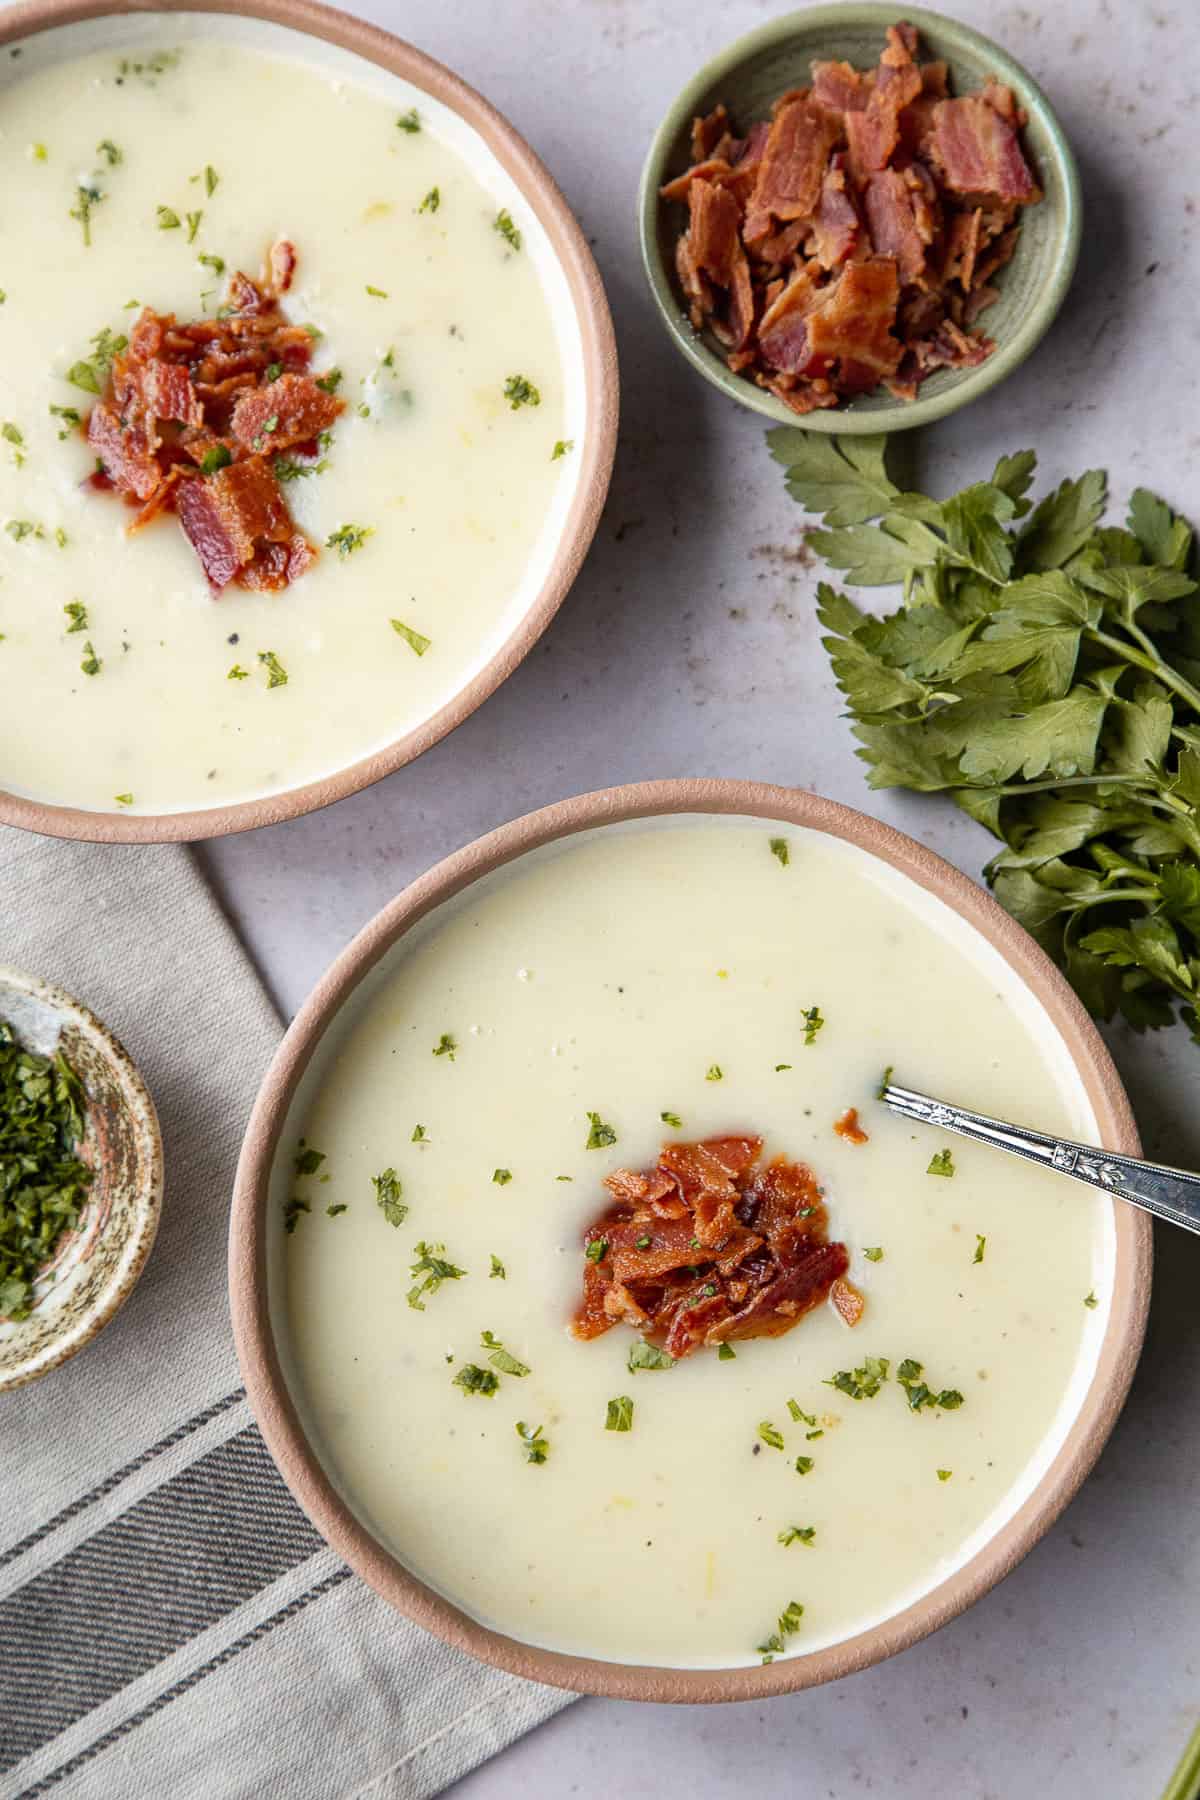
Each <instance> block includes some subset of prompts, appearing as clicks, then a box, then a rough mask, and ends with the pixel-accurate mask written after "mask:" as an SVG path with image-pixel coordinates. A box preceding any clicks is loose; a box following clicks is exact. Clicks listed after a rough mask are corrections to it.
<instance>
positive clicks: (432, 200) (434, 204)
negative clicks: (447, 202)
mask: <svg viewBox="0 0 1200 1800" xmlns="http://www.w3.org/2000/svg"><path fill="white" fill-rule="evenodd" d="M441 204H442V191H441V189H440V188H435V187H431V188H430V190H429V192H428V193H427V194H426V196H425V198H424V199H423V200H422V202H421V204H420V206H418V208H417V211H418V212H419V213H424V212H427V213H435V212H436V211H437V209H438V207H439V206H440V205H441Z"/></svg>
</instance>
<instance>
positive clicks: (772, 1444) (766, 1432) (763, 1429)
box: [758, 1419, 783, 1450]
mask: <svg viewBox="0 0 1200 1800" xmlns="http://www.w3.org/2000/svg"><path fill="white" fill-rule="evenodd" d="M758 1435H759V1437H760V1438H761V1439H762V1441H763V1443H764V1444H766V1445H767V1446H768V1448H769V1449H771V1450H782V1449H783V1433H782V1431H779V1430H778V1429H777V1428H776V1427H775V1426H774V1425H772V1423H771V1421H770V1419H760V1420H759V1423H758Z"/></svg>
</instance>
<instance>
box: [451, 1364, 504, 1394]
mask: <svg viewBox="0 0 1200 1800" xmlns="http://www.w3.org/2000/svg"><path fill="white" fill-rule="evenodd" d="M454 1386H455V1387H459V1388H461V1389H462V1391H463V1393H464V1394H487V1395H491V1394H494V1393H495V1392H496V1389H497V1388H498V1387H499V1386H500V1377H499V1376H498V1375H493V1374H492V1371H491V1370H490V1369H481V1368H480V1367H479V1365H478V1363H464V1364H463V1366H462V1368H461V1369H460V1370H459V1371H458V1374H457V1375H456V1376H455V1377H454Z"/></svg>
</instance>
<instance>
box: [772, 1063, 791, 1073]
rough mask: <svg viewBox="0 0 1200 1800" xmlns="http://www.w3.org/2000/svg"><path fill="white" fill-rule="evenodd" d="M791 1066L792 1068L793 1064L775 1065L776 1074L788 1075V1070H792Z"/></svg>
mask: <svg viewBox="0 0 1200 1800" xmlns="http://www.w3.org/2000/svg"><path fill="white" fill-rule="evenodd" d="M791 1066H792V1065H791V1063H776V1064H775V1073H776V1074H777V1075H783V1074H786V1072H787V1070H788V1069H790V1068H791Z"/></svg>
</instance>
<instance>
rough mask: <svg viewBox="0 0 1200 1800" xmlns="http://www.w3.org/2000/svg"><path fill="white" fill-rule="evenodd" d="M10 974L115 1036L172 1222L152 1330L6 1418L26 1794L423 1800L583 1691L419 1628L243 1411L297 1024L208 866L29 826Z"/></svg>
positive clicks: (1, 939) (153, 1285)
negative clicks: (149, 1135)
mask: <svg viewBox="0 0 1200 1800" xmlns="http://www.w3.org/2000/svg"><path fill="white" fill-rule="evenodd" d="M0 962H2V963H10V964H15V965H16V966H17V967H19V968H24V969H27V970H29V971H30V972H32V973H35V974H38V975H42V976H44V977H46V978H47V979H49V980H51V981H56V982H59V983H60V984H61V985H62V986H63V987H65V988H67V989H68V991H69V992H71V993H74V994H76V995H78V997H79V998H80V999H81V1000H83V1001H85V1002H86V1003H87V1004H88V1005H89V1006H91V1007H92V1008H93V1009H94V1010H95V1011H96V1012H97V1013H98V1014H99V1015H100V1017H101V1018H102V1019H104V1021H105V1022H106V1023H107V1024H108V1025H110V1026H111V1027H112V1029H113V1030H114V1031H115V1032H116V1034H117V1036H118V1037H119V1038H120V1039H121V1040H122V1042H123V1043H124V1044H125V1046H126V1048H127V1049H128V1050H129V1051H130V1053H131V1054H132V1055H133V1057H134V1058H135V1060H136V1061H137V1063H138V1065H139V1067H140V1068H141V1071H142V1073H143V1075H144V1077H145V1079H146V1081H147V1084H148V1086H149V1088H150V1090H151V1093H152V1094H153V1096H154V1100H155V1103H156V1105H157V1107H158V1112H159V1117H160V1119H161V1121H162V1126H163V1135H164V1139H165V1145H166V1170H167V1192H166V1201H165V1204H164V1209H163V1218H162V1226H161V1229H160V1231H159V1236H158V1242H157V1244H156V1245H155V1248H154V1251H153V1254H152V1255H151V1258H150V1261H149V1264H148V1265H147V1268H146V1271H145V1273H144V1275H143V1276H142V1279H141V1282H140V1283H139V1285H138V1287H137V1288H136V1290H135V1291H134V1293H133V1295H132V1296H131V1298H130V1299H129V1301H128V1302H127V1304H126V1306H125V1308H124V1310H123V1311H122V1312H121V1313H120V1314H119V1315H118V1317H117V1318H116V1319H115V1320H113V1321H112V1323H111V1324H109V1325H108V1326H107V1328H106V1329H105V1330H104V1332H103V1333H102V1334H101V1335H100V1337H99V1338H98V1339H97V1340H96V1341H95V1342H94V1343H92V1344H91V1345H89V1346H88V1347H87V1348H86V1349H84V1350H83V1351H82V1352H81V1353H80V1354H79V1356H77V1357H76V1358H75V1359H74V1360H73V1361H72V1362H69V1363H67V1364H65V1365H64V1366H63V1367H62V1368H60V1369H57V1370H55V1371H53V1372H52V1373H51V1374H49V1375H47V1376H46V1377H44V1378H43V1379H42V1380H41V1381H38V1382H34V1383H33V1384H32V1385H31V1386H29V1387H26V1388H19V1389H17V1390H16V1391H15V1392H12V1393H9V1394H0V1444H2V1446H3V1459H2V1462H0V1794H3V1795H5V1796H10V1797H11V1800H18V1797H22V1796H33V1795H40V1794H48V1793H52V1792H53V1793H55V1794H56V1795H58V1796H61V1800H112V1797H113V1796H114V1795H120V1796H121V1800H142V1797H143V1796H144V1797H145V1800H162V1796H164V1795H170V1796H171V1800H192V1797H193V1796H194V1797H195V1800H200V1797H201V1796H203V1800H214V1797H224V1796H232V1795H239V1796H240V1795H254V1796H256V1797H258V1796H264V1795H281V1796H286V1797H287V1800H307V1797H308V1796H313V1800H316V1797H317V1796H320V1800H329V1797H331V1796H345V1797H346V1800H350V1797H354V1800H422V1797H423V1796H426V1795H430V1794H435V1793H437V1792H439V1791H440V1790H441V1789H442V1788H444V1787H446V1786H447V1785H448V1784H449V1783H450V1782H453V1781H455V1780H457V1779H458V1777H459V1776H461V1775H464V1774H466V1773H467V1771H468V1770H470V1769H472V1768H474V1767H475V1766H476V1765H477V1764H478V1763H480V1762H482V1761H483V1760H484V1759H485V1758H486V1757H488V1756H491V1755H493V1754H494V1753H495V1752H496V1751H497V1750H499V1749H502V1748H503V1747H504V1746H505V1745H506V1744H508V1743H511V1742H512V1741H513V1739H514V1738H517V1737H519V1736H520V1735H521V1734H522V1733H523V1732H525V1731H527V1730H528V1729H529V1728H530V1727H531V1726H533V1725H536V1724H538V1723H540V1722H541V1721H542V1720H543V1719H545V1718H547V1717H549V1715H550V1714H551V1713H553V1712H556V1711H557V1710H558V1709H559V1708H560V1707H562V1706H564V1705H566V1704H567V1701H568V1698H569V1696H567V1695H565V1694H559V1693H557V1692H555V1691H554V1690H552V1689H548V1688H543V1687H540V1686H537V1685H535V1684H533V1683H530V1682H524V1681H518V1680H516V1679H514V1678H513V1677H511V1676H507V1675H504V1674H501V1673H499V1672H498V1671H496V1670H492V1669H487V1668H484V1667H482V1666H481V1665H479V1664H477V1663H474V1662H472V1661H471V1660H470V1659H469V1658H467V1657H464V1656H462V1655H461V1654H459V1653H458V1652H457V1651H454V1650H450V1649H448V1648H447V1647H446V1646H445V1645H443V1644H441V1643H439V1642H438V1641H437V1640H436V1639H435V1638H432V1637H430V1636H428V1635H427V1634H426V1633H425V1632H423V1631H421V1630H420V1629H419V1628H418V1627H417V1626H415V1625H410V1624H409V1623H408V1622H407V1621H406V1620H404V1619H402V1618H401V1617H400V1616H399V1615H398V1614H397V1613H395V1612H393V1611H392V1610H391V1608H390V1607H388V1606H386V1605H385V1604H384V1602H383V1601H382V1600H380V1599H378V1598H377V1597H376V1595H375V1594H373V1593H372V1592H371V1591H370V1589H368V1588H367V1587H366V1586H364V1584H363V1583H362V1582H360V1581H359V1580H358V1578H357V1577H356V1576H353V1575H352V1574H351V1573H350V1571H349V1569H347V1568H346V1566H345V1565H344V1564H343V1563H342V1562H341V1561H340V1559H339V1558H338V1557H337V1556H336V1555H335V1554H334V1552H333V1551H332V1550H330V1549H329V1548H328V1547H327V1546H326V1545H325V1544H324V1543H323V1542H322V1540H321V1539H320V1538H319V1537H318V1535H317V1533H316V1532H315V1531H314V1530H313V1528H312V1527H311V1525H309V1523H308V1521H307V1520H306V1519H305V1517H304V1516H303V1514H302V1513H301V1512H300V1511H299V1509H298V1508H297V1507H296V1505H295V1504H294V1502H293V1501H292V1499H291V1496H290V1495H289V1494H288V1492H287V1490H286V1488H285V1487H284V1485H283V1483H282V1481H281V1480H280V1478H279V1476H278V1474H277V1473H276V1471H275V1467H274V1464H273V1463H272V1462H271V1459H270V1457H269V1456H268V1454H267V1452H266V1449H265V1447H264V1445H263V1441H262V1439H261V1437H260V1436H259V1433H258V1429H257V1427H256V1426H255V1424H254V1422H253V1420H252V1418H251V1416H250V1412H249V1409H248V1407H247V1404H246V1398H245V1394H244V1392H243V1390H242V1387H241V1381H240V1377H239V1373H238V1367H237V1360H236V1358H235V1355H234V1349H233V1339H232V1335H231V1332H230V1326H229V1315H228V1310H227V1305H226V1293H225V1239H226V1231H227V1219H228V1202H229V1194H230V1190H231V1187H232V1183H233V1174H234V1167H235V1164H236V1160H237V1153H238V1146H239V1142H240V1139H241V1135H242V1131H243V1128H244V1125H245V1121H246V1117H247V1115H248V1113H249V1109H250V1104H251V1101H252V1099H253V1097H254V1093H255V1090H256V1088H257V1085H258V1082H259V1079H260V1077H261V1075H262V1072H263V1070H264V1068H265V1067H266V1064H267V1061H268V1059H269V1058H270V1056H271V1053H272V1051H273V1050H274V1048H275V1046H276V1044H277V1043H278V1041H279V1036H280V1026H279V1021H278V1019H277V1017H276V1015H275V1013H274V1011H273V1010H272V1008H271V1005H270V1003H269V1001H268V1000H267V997H266V995H265V993H264V992H263V989H262V987H261V985H260V983H259V981H258V979H257V977H256V975H255V973H254V970H253V969H252V967H251V965H250V963H249V961H248V959H247V957H246V955H245V953H244V951H243V950H242V948H241V946H240V945H239V943H238V942H237V939H236V938H235V937H234V935H233V933H232V931H231V930H230V928H229V926H228V924H227V923H226V921H225V919H224V918H223V916H222V914H221V912H220V910H219V908H218V907H217V905H216V902H215V901H214V899H213V896H212V894H211V893H210V892H209V890H208V888H207V886H206V885H205V883H204V881H203V879H202V878H201V876H200V874H199V873H198V871H197V869H196V866H195V864H194V863H193V861H192V859H191V857H190V855H189V854H188V852H187V851H186V850H181V849H175V848H152V849H132V848H128V849H127V848H112V847H104V846H98V845H86V844H66V843H59V842H55V841H52V840H47V839H42V838H38V837H35V836H33V835H32V834H28V833H22V832H16V831H11V830H4V829H2V828H0Z"/></svg>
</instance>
